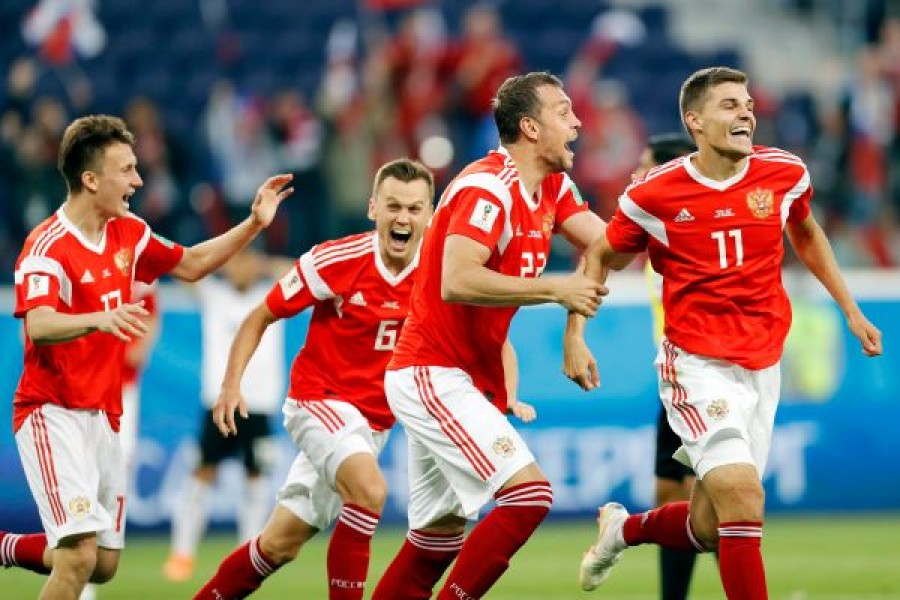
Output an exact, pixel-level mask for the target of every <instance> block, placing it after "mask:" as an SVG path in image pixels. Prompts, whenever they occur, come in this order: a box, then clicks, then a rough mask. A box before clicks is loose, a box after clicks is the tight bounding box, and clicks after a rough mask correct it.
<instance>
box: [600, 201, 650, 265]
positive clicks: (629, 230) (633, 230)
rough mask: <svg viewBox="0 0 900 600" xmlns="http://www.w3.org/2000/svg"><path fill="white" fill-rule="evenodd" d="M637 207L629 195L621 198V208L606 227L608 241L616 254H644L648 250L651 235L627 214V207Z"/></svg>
mask: <svg viewBox="0 0 900 600" xmlns="http://www.w3.org/2000/svg"><path fill="white" fill-rule="evenodd" d="M632 205H633V206H635V207H636V206H637V205H636V204H634V201H632V200H631V199H630V198H629V197H628V196H627V195H625V194H623V195H622V196H621V197H620V198H619V207H618V208H617V209H616V212H615V214H613V217H612V219H610V220H609V223H608V224H607V225H606V239H607V240H608V241H609V245H610V246H612V248H613V250H615V251H616V252H628V253H634V252H642V251H643V250H646V249H647V242H648V241H649V239H650V238H649V234H648V233H647V231H646V230H645V229H644V228H643V227H641V226H640V225H639V224H638V223H636V222H635V221H634V220H633V219H632V218H631V217H629V216H628V214H627V212H626V211H627V208H624V207H627V206H632Z"/></svg>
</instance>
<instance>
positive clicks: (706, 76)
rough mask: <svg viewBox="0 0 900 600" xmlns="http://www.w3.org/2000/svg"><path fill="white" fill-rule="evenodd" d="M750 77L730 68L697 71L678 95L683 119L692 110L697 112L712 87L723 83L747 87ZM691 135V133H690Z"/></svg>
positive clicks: (687, 80)
mask: <svg viewBox="0 0 900 600" xmlns="http://www.w3.org/2000/svg"><path fill="white" fill-rule="evenodd" d="M748 81H749V77H747V74H746V73H744V72H743V71H738V70H737V69H732V68H730V67H708V68H706V69H700V70H699V71H695V72H694V73H693V74H692V75H691V76H690V77H688V78H687V79H686V80H685V81H684V83H683V84H681V92H680V93H679V94H678V106H679V108H680V109H681V118H682V120H684V115H686V114H687V113H689V112H690V111H692V110H697V109H698V108H699V107H700V105H701V104H703V100H704V99H705V97H706V92H707V91H709V89H710V88H711V87H715V86H717V85H719V84H721V83H728V82H731V83H740V84H743V85H747V82H748ZM689 133H690V132H689Z"/></svg>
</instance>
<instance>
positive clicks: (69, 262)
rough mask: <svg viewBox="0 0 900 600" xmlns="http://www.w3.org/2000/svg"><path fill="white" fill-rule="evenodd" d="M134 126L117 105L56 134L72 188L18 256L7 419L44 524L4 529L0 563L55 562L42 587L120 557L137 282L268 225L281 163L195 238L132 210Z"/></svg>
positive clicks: (193, 264)
mask: <svg viewBox="0 0 900 600" xmlns="http://www.w3.org/2000/svg"><path fill="white" fill-rule="evenodd" d="M133 144H134V137H133V136H132V134H131V133H130V132H129V131H128V130H127V128H126V127H125V123H124V122H123V121H122V120H121V119H118V118H116V117H110V116H106V115H94V116H88V117H82V118H80V119H76V120H75V121H73V122H72V123H71V124H70V125H69V126H68V127H67V128H66V131H65V133H64V134H63V139H62V142H61V144H60V156H59V169H60V172H61V173H62V175H63V178H64V179H65V181H66V186H67V188H68V191H69V193H68V196H67V198H66V201H65V202H64V203H63V205H62V207H60V209H59V210H58V211H57V212H56V213H55V214H53V215H52V216H51V217H49V218H48V219H46V220H45V221H44V222H42V223H41V224H40V225H38V226H37V227H36V228H35V229H34V231H32V232H31V234H30V235H29V236H28V239H27V240H26V241H25V245H24V247H23V249H22V253H21V254H20V256H19V259H18V261H17V262H16V273H15V283H16V286H15V287H16V307H15V316H16V317H17V318H21V319H23V321H24V326H25V357H24V363H25V366H24V369H23V371H22V376H21V378H20V380H19V386H18V388H17V389H16V392H15V397H14V400H13V427H14V430H15V431H16V443H17V445H18V447H19V450H20V452H21V456H22V461H23V465H24V467H25V475H26V477H27V478H28V483H29V486H30V487H31V490H32V493H33V495H34V497H35V500H36V502H37V504H38V506H39V509H40V514H41V521H42V523H43V525H44V529H45V531H46V533H45V534H30V535H17V534H10V533H3V532H0V564H3V565H4V566H7V567H8V566H20V567H23V568H26V569H31V570H33V571H37V572H40V573H47V572H49V573H50V577H49V578H48V579H47V582H46V584H45V585H44V589H43V591H42V597H45V598H61V599H66V598H77V597H78V595H79V594H80V593H81V591H82V589H83V588H84V586H85V584H86V583H87V582H88V581H89V580H90V581H92V582H95V583H103V582H106V581H108V580H109V579H111V578H112V577H113V575H114V574H115V572H116V569H117V568H118V563H119V554H120V550H121V548H122V544H123V542H122V539H123V538H122V531H123V524H124V518H125V511H126V507H127V500H126V490H125V471H124V469H125V464H124V463H125V461H124V460H123V458H122V449H121V446H120V440H119V433H118V432H119V423H120V418H121V415H122V371H123V365H124V355H125V344H126V343H127V342H129V341H131V339H132V338H133V337H141V336H142V335H144V334H145V333H146V332H147V325H146V323H145V321H144V319H145V318H146V317H147V310H146V309H145V308H144V306H143V305H142V303H141V302H140V301H133V297H132V286H133V284H134V282H135V281H143V282H145V283H150V282H152V281H154V280H155V279H157V278H158V277H159V276H161V275H163V274H165V273H171V274H172V275H173V276H175V277H177V278H179V279H185V280H191V281H196V280H197V279H199V278H201V277H203V276H204V275H206V274H207V273H209V272H210V271H212V270H214V269H216V268H217V267H218V266H219V265H221V264H222V263H223V262H225V261H226V260H227V259H228V258H229V257H230V256H232V255H233V254H234V253H235V252H237V251H238V250H239V249H240V248H242V247H243V246H244V245H246V244H247V243H249V242H250V241H251V240H252V239H253V238H254V237H255V236H256V235H257V234H258V233H259V232H260V231H261V230H262V229H263V228H265V227H266V226H268V224H269V223H271V221H272V219H273V217H274V216H275V210H276V208H277V207H278V205H279V203H280V202H281V201H282V200H283V199H284V198H285V197H287V196H288V195H289V194H290V193H291V191H292V190H290V189H286V190H282V188H283V187H284V186H285V185H286V184H287V183H288V182H289V181H290V179H291V177H290V176H289V175H282V176H277V177H272V178H270V179H269V180H267V181H266V182H265V183H264V184H263V185H262V186H260V188H259V190H258V192H257V197H256V199H255V200H254V202H253V205H252V208H251V215H250V216H249V217H248V218H247V219H246V220H245V221H244V222H243V223H241V224H240V225H238V226H237V227H235V228H233V229H231V230H230V231H228V232H226V233H224V234H222V235H221V236H219V237H217V238H214V239H212V240H208V241H206V242H203V243H201V244H198V245H196V246H193V247H190V248H183V247H181V246H179V245H177V244H173V243H172V242H170V241H168V240H165V239H163V238H160V237H158V236H156V235H155V234H153V232H152V231H151V230H150V228H149V227H148V226H147V224H146V223H145V222H144V221H142V220H141V219H139V218H137V217H136V216H134V215H133V214H131V213H130V212H129V211H128V203H129V200H130V198H131V197H132V195H133V194H134V193H135V192H136V190H137V189H138V188H139V187H141V185H142V184H143V182H142V181H141V177H140V175H138V171H137V162H136V160H135V156H134V150H133Z"/></svg>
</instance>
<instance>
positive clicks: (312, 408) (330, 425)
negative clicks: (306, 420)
mask: <svg viewBox="0 0 900 600" xmlns="http://www.w3.org/2000/svg"><path fill="white" fill-rule="evenodd" d="M299 404H300V406H302V407H303V408H305V409H306V410H307V411H308V412H309V414H311V415H312V416H314V417H315V418H316V419H318V420H319V422H320V423H322V425H324V426H325V429H326V431H328V433H334V432H336V431H337V430H339V429H340V428H341V427H343V425H344V424H343V422H342V421H341V420H340V418H337V419H336V418H335V417H336V415H335V414H334V411H329V410H323V406H324V405H323V404H322V403H321V402H300V403H299Z"/></svg>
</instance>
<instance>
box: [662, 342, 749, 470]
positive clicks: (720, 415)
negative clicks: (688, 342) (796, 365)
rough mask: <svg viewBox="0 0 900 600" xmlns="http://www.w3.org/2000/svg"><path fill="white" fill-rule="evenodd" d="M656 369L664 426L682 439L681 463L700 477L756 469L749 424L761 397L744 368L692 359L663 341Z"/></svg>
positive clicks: (691, 355) (691, 356)
mask: <svg viewBox="0 0 900 600" xmlns="http://www.w3.org/2000/svg"><path fill="white" fill-rule="evenodd" d="M656 366H657V368H658V372H659V373H660V384H659V392H660V399H661V400H662V402H663V406H664V407H665V409H666V416H667V420H668V423H669V425H670V426H671V428H672V430H673V431H674V432H675V433H676V434H677V435H678V437H679V438H680V439H681V447H680V448H679V450H678V451H677V452H676V454H675V457H676V458H677V459H678V460H679V461H681V462H682V463H686V464H689V465H690V466H691V467H692V468H693V470H694V471H695V472H696V473H697V476H698V477H700V478H702V477H703V476H704V475H705V474H706V473H708V472H709V471H710V470H712V469H714V468H716V467H719V466H722V465H729V464H742V463H747V464H753V465H755V464H756V460H755V456H756V452H755V450H754V448H755V442H754V440H753V438H752V435H751V432H750V423H751V420H752V419H753V415H754V414H755V412H756V410H757V407H758V401H759V396H758V394H757V392H756V390H755V389H754V387H753V385H752V384H751V383H752V382H751V381H750V379H749V378H748V377H747V376H746V374H747V370H746V369H743V368H741V367H739V366H737V365H734V364H732V363H728V362H726V361H722V360H716V359H710V358H707V357H702V356H697V355H694V354H690V353H688V352H685V351H684V350H681V349H680V348H677V347H675V346H674V345H672V344H671V343H670V342H668V340H665V339H664V340H663V341H662V343H661V344H660V351H659V354H658V355H657V359H656Z"/></svg>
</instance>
